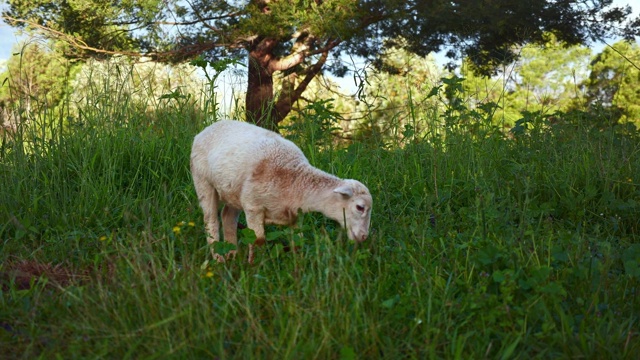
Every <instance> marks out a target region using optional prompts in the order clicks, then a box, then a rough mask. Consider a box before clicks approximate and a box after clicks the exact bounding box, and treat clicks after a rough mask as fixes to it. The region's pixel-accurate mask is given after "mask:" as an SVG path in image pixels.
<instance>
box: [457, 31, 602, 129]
mask: <svg viewBox="0 0 640 360" xmlns="http://www.w3.org/2000/svg"><path fill="white" fill-rule="evenodd" d="M589 55H590V50H589V49H588V48H587V47H584V46H580V45H574V46H569V45H568V44H566V43H563V42H560V41H558V40H557V39H556V37H555V36H554V35H553V34H545V42H544V43H543V44H540V45H537V44H529V45H525V46H523V47H521V48H520V50H519V56H520V58H519V60H518V61H516V62H514V63H513V64H510V65H508V66H505V67H503V68H502V69H501V70H500V72H499V75H498V76H496V77H493V78H486V77H482V76H478V74H476V73H474V71H472V66H469V65H465V67H464V69H463V70H464V71H463V75H464V76H465V77H466V79H467V81H466V82H465V84H464V85H465V90H466V92H467V93H468V96H469V97H470V98H471V100H469V101H478V102H479V103H480V104H482V103H487V102H494V103H496V104H499V105H500V109H499V111H498V112H497V115H498V116H497V117H496V120H497V121H499V123H500V124H501V125H503V126H513V125H514V123H515V122H516V121H518V120H519V119H520V118H522V116H523V115H524V114H525V113H527V112H529V113H532V112H538V111H540V112H543V113H546V114H551V113H554V112H555V111H567V110H569V109H571V108H573V107H575V106H576V102H578V103H579V104H578V106H581V105H583V103H581V101H582V96H583V94H582V93H581V92H580V86H581V83H582V82H583V81H584V80H585V79H586V78H587V77H588V71H589V70H590V69H589V67H588V61H589V60H588V59H589ZM473 99H475V100H473Z"/></svg>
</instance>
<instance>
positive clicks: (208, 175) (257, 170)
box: [191, 120, 371, 260]
mask: <svg viewBox="0 0 640 360" xmlns="http://www.w3.org/2000/svg"><path fill="white" fill-rule="evenodd" d="M191 172H192V175H193V179H194V184H195V187H196V191H197V193H198V199H199V201H200V205H201V206H202V208H203V212H204V215H205V223H206V224H207V231H208V232H209V236H210V239H209V241H210V242H213V241H218V240H219V234H218V231H219V230H218V229H219V225H218V218H217V206H218V201H222V202H224V203H225V204H226V206H225V209H224V210H223V212H222V221H223V230H224V234H225V239H226V240H227V241H231V242H234V243H235V242H236V234H235V225H236V223H237V216H238V214H239V211H240V210H244V211H245V213H246V215H247V216H246V217H247V225H248V226H249V228H251V229H253V230H254V231H255V232H256V236H257V238H258V240H257V242H258V243H260V242H264V229H263V226H264V224H269V223H271V224H280V225H292V224H294V223H295V221H296V217H297V214H298V209H300V210H302V211H303V212H309V211H319V212H322V213H324V214H325V215H326V216H328V217H330V218H332V219H334V220H336V221H338V222H343V221H342V219H343V209H345V210H344V211H347V210H348V208H349V204H350V203H351V205H352V206H351V207H353V208H354V209H355V208H356V207H357V208H358V209H361V208H365V210H366V211H364V212H363V213H362V214H357V215H358V216H356V217H357V218H358V219H354V221H353V223H354V226H353V229H351V231H350V232H349V233H348V234H349V237H350V238H355V239H356V240H358V241H362V240H364V239H365V238H366V236H367V234H368V227H369V218H370V208H371V195H370V194H369V190H368V189H367V188H366V187H365V186H364V185H362V184H361V183H360V182H358V181H355V180H342V179H340V178H338V177H335V176H333V175H331V174H328V173H326V172H324V171H321V170H319V169H316V168H314V167H313V166H311V165H310V164H309V161H308V160H307V159H306V157H305V156H304V154H303V153H302V151H301V150H300V149H299V148H298V147H297V146H296V145H295V144H294V143H292V142H291V141H289V140H286V139H284V138H283V137H281V136H280V135H278V134H276V133H274V132H271V131H268V130H265V129H262V128H260V127H257V126H254V125H250V124H247V123H242V122H237V121H231V120H222V121H219V122H216V123H214V124H213V125H211V126H209V127H207V128H206V129H205V130H204V131H202V132H201V133H200V134H198V135H197V136H196V137H195V140H194V143H193V148H192V152H191ZM336 189H343V190H344V189H346V192H348V193H349V194H350V195H351V196H345V193H344V191H340V190H338V191H336ZM341 194H342V195H341ZM356 203H357V204H356ZM231 226H233V229H230V227H231ZM251 257H252V248H250V260H251Z"/></svg>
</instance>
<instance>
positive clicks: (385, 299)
mask: <svg viewBox="0 0 640 360" xmlns="http://www.w3.org/2000/svg"><path fill="white" fill-rule="evenodd" d="M119 87H120V86H118V85H117V84H116V86H115V87H113V88H105V91H104V92H102V93H100V92H97V91H96V92H93V93H91V94H90V95H91V98H90V99H87V100H86V104H87V105H86V106H84V107H81V111H80V113H81V114H82V117H81V118H79V119H78V121H77V122H74V123H73V124H72V125H70V126H63V124H61V123H60V122H61V121H63V120H61V119H59V118H55V119H47V120H46V121H44V123H45V124H48V125H47V126H48V129H49V134H51V135H50V136H49V137H47V138H43V137H42V136H41V133H40V132H39V129H41V127H38V126H26V125H22V126H21V127H20V128H19V131H18V132H16V133H15V134H13V135H9V134H4V135H3V138H2V141H1V142H0V167H1V168H0V183H1V184H3V186H2V187H1V188H0V203H1V204H3V206H2V207H0V239H1V241H0V319H1V320H0V349H2V351H6V352H7V353H10V354H17V355H18V356H21V357H25V358H36V357H43V358H55V357H60V358H97V357H106V358H129V357H131V358H146V357H162V358H216V357H219V358H279V359H280V358H282V359H289V358H292V359H293V358H295V359H299V358H341V359H353V358H356V357H363V358H474V359H475V358H483V357H487V358H511V357H516V356H517V357H532V358H558V357H584V358H633V357H634V356H635V354H637V353H639V352H640V342H639V341H637V340H638V334H637V330H636V328H637V324H638V321H640V318H639V315H638V308H640V297H638V296H637V289H638V286H639V284H640V283H639V281H640V277H639V276H638V263H639V261H640V259H639V258H638V255H639V253H640V252H639V251H638V247H637V244H638V243H640V241H639V240H640V239H638V234H640V221H639V220H638V219H640V200H639V199H640V185H638V179H637V177H638V174H640V151H639V150H640V149H639V146H640V145H639V144H640V141H639V140H640V138H639V136H640V134H639V133H638V131H637V130H636V129H635V128H633V127H629V126H622V125H612V126H607V127H600V126H594V124H598V120H597V119H593V118H592V117H594V116H596V115H594V113H592V112H588V111H583V112H578V111H573V112H566V113H560V112H558V113H555V114H553V115H546V114H543V113H541V112H532V113H529V114H526V115H525V116H524V119H525V120H523V121H522V122H521V123H520V124H519V125H520V129H519V130H518V131H517V132H514V133H512V134H505V133H504V132H503V131H502V130H501V129H500V128H497V127H495V126H494V125H492V124H491V121H489V120H490V114H491V113H492V112H493V111H494V110H495V107H494V106H492V105H488V106H483V107H482V108H480V110H476V109H474V108H470V107H469V105H468V102H466V101H465V100H464V99H465V90H464V89H465V87H464V80H463V79H462V78H459V77H451V78H448V79H446V80H445V81H444V84H443V85H442V86H441V87H438V86H436V87H434V88H435V90H434V91H433V92H431V93H430V95H431V97H432V98H434V99H436V98H437V99H440V97H442V99H444V100H446V103H444V104H443V106H445V111H444V112H443V113H442V116H438V114H435V115H434V116H433V117H431V118H416V121H423V122H425V123H427V124H429V126H430V128H429V129H430V130H429V132H427V133H419V134H415V133H414V134H411V133H410V131H408V130H411V129H405V130H406V131H407V133H406V134H407V135H406V137H405V140H403V141H402V142H399V143H397V144H394V143H393V142H380V141H379V140H380V139H379V138H370V139H367V140H366V141H360V142H353V143H349V144H344V146H338V145H339V144H333V145H332V146H325V147H321V148H316V145H317V140H318V139H320V138H318V137H314V136H316V135H321V134H319V132H321V131H326V127H323V126H324V124H326V123H331V121H329V120H330V119H331V118H332V116H333V115H334V114H333V110H332V108H331V107H330V106H329V105H330V103H318V104H315V105H314V106H311V107H309V108H308V109H307V113H306V116H309V117H310V118H313V117H314V116H316V118H315V119H314V120H313V124H312V125H310V128H309V130H308V133H304V132H303V133H302V134H304V135H305V136H302V137H299V138H297V141H298V144H299V145H300V146H301V148H303V149H304V150H305V152H307V153H308V154H310V155H309V158H310V160H311V162H312V163H313V164H314V165H316V166H317V167H319V168H322V169H325V170H327V171H330V172H332V173H335V174H336V175H338V176H340V177H344V178H355V179H359V180H361V181H362V182H363V183H365V184H367V185H368V187H369V189H370V190H371V192H372V195H373V198H374V211H373V215H372V233H371V237H370V239H369V240H367V242H365V243H362V244H356V243H353V242H349V241H347V240H346V236H345V235H344V232H343V231H342V230H341V229H340V228H339V226H338V225H337V224H335V223H334V222H332V221H330V220H327V219H326V218H324V217H322V216H319V215H317V214H309V215H305V216H301V217H300V224H299V226H298V228H297V229H279V228H269V229H268V232H267V240H268V244H267V245H266V246H265V247H262V248H260V249H259V250H258V253H257V255H256V264H254V265H249V264H247V263H246V261H245V259H246V256H247V246H246V243H248V242H251V241H252V240H253V237H252V234H251V233H252V232H251V231H242V232H241V233H240V238H241V239H242V243H241V244H240V245H239V246H238V251H239V252H238V256H237V258H236V260H233V261H230V262H227V263H225V264H218V263H213V262H212V261H211V260H212V259H211V247H210V246H208V245H207V242H206V237H205V233H204V225H203V222H202V214H201V212H200V210H199V207H198V204H197V197H196V194H195V192H194V190H193V186H192V183H191V178H190V175H189V171H188V166H189V165H188V164H189V149H190V145H191V141H192V139H193V136H194V135H195V134H196V133H197V132H198V131H199V130H200V129H202V127H204V126H205V125H206V123H207V121H208V120H207V119H205V116H203V114H202V113H201V112H200V111H198V110H197V109H196V108H194V107H192V105H189V103H179V101H180V100H181V98H180V97H175V98H171V99H168V101H162V102H160V103H159V104H158V107H157V108H156V109H154V111H150V110H149V109H141V108H140V107H139V106H137V105H136V102H135V101H132V100H131V99H130V98H131V96H133V95H132V94H131V93H126V92H122V93H118V92H117V91H114V90H112V89H118V88H119ZM88 95H89V94H88ZM176 103H178V104H179V105H176ZM80 120H81V121H80ZM308 134H314V136H310V135H308ZM24 144H29V146H28V147H25V146H24ZM253 236H255V234H253ZM291 242H293V243H294V245H297V249H296V250H295V251H290V252H285V251H284V250H285V248H284V244H286V245H289V244H290V243H291ZM215 247H217V248H214V251H217V252H219V253H224V252H225V251H229V250H232V248H231V247H230V246H229V245H226V244H224V243H220V244H219V245H216V246H215Z"/></svg>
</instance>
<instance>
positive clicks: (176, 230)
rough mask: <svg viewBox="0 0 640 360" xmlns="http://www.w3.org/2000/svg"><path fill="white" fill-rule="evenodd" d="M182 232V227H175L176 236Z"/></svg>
mask: <svg viewBox="0 0 640 360" xmlns="http://www.w3.org/2000/svg"><path fill="white" fill-rule="evenodd" d="M180 230H181V229H180V226H174V227H173V233H174V234H176V235H178V234H180Z"/></svg>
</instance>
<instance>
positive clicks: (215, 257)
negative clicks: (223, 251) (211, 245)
mask: <svg viewBox="0 0 640 360" xmlns="http://www.w3.org/2000/svg"><path fill="white" fill-rule="evenodd" d="M213 259H214V260H216V261H217V262H219V263H221V264H222V263H223V262H224V256H222V255H220V254H213Z"/></svg>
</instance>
